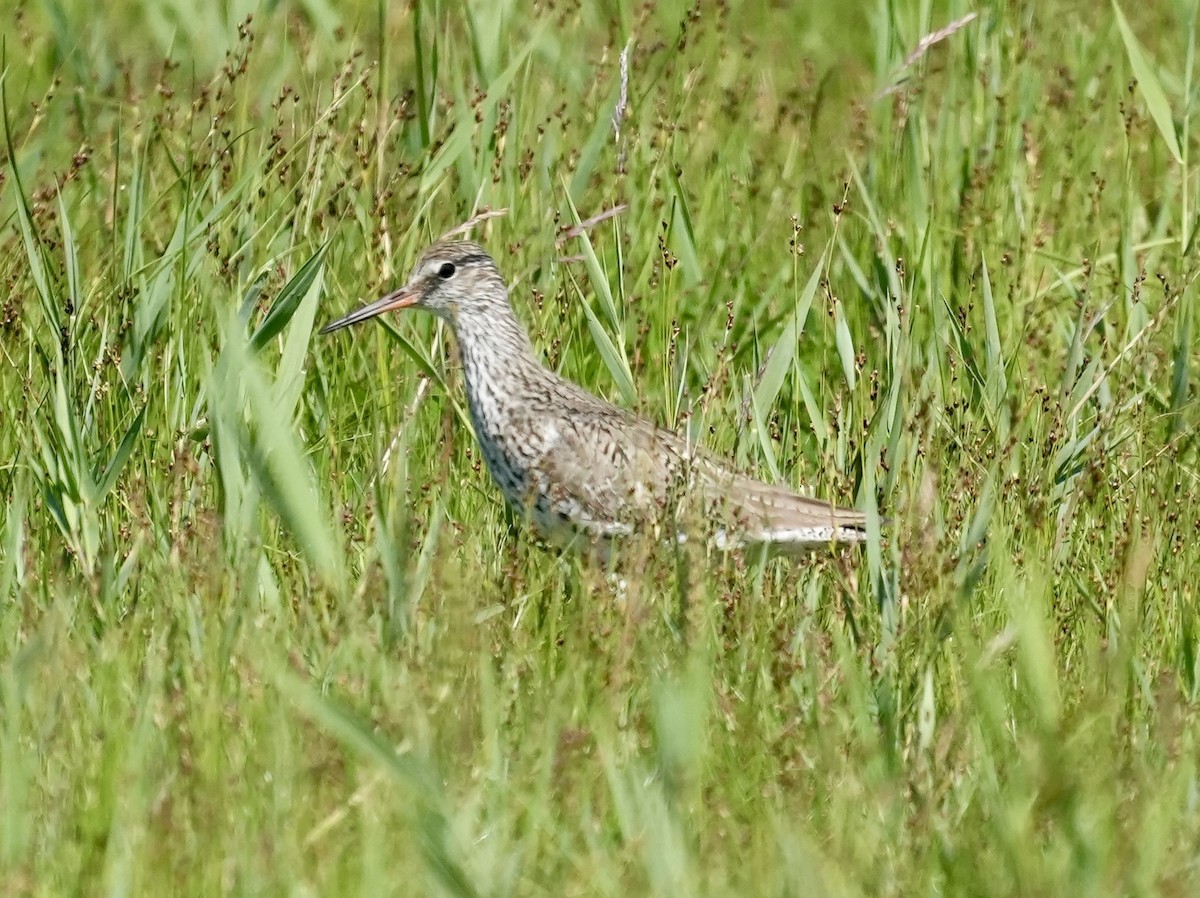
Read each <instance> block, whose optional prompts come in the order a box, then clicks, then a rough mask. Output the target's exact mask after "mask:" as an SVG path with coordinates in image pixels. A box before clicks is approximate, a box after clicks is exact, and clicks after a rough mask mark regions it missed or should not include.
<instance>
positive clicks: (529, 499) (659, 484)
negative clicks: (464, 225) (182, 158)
mask: <svg viewBox="0 0 1200 898" xmlns="http://www.w3.org/2000/svg"><path fill="white" fill-rule="evenodd" d="M407 307H415V308H423V309H426V310H428V311H430V312H433V313H434V314H435V315H438V316H439V317H441V318H442V319H444V320H445V321H446V322H447V323H448V324H449V325H450V327H451V329H452V330H453V332H454V335H455V338H456V339H457V341H458V346H459V353H460V355H461V358H462V364H463V370H464V374H465V380H466V389H467V400H468V404H469V407H470V413H471V421H472V424H473V425H474V428H475V436H476V438H477V439H478V440H479V445H480V448H481V449H482V451H483V456H484V459H485V460H486V462H487V466H488V470H489V471H490V473H491V475H492V477H493V479H494V480H495V481H496V483H497V485H498V486H499V487H500V490H501V492H502V493H503V494H504V497H505V499H507V500H508V502H509V503H510V504H511V505H512V506H513V507H514V509H516V510H517V511H518V513H520V514H522V515H528V517H529V519H530V521H531V522H532V524H533V525H534V526H535V527H536V528H537V530H538V531H539V532H540V533H541V534H542V535H543V536H546V537H549V538H551V539H554V540H556V541H560V542H561V541H562V540H563V539H564V537H566V538H573V537H577V536H581V537H583V538H585V539H586V540H589V541H591V542H593V543H599V544H604V545H606V544H607V543H608V541H609V540H610V539H612V538H614V537H620V536H627V535H630V534H632V533H635V532H638V531H641V530H645V529H650V528H653V529H654V530H655V532H656V533H658V534H659V535H663V536H669V535H672V532H675V531H679V532H682V533H689V534H690V532H691V531H692V530H693V529H697V525H698V527H699V528H700V529H703V530H705V531H707V532H706V534H705V535H706V536H708V537H709V538H711V539H712V540H713V542H714V544H715V545H716V546H717V547H718V548H722V549H726V548H738V547H741V546H745V545H747V544H768V545H770V546H772V547H774V548H778V549H782V550H784V551H788V550H799V549H804V548H807V547H812V546H818V545H824V544H828V543H831V542H858V541H861V540H862V539H864V538H865V535H866V534H865V523H866V519H865V516H864V515H863V514H862V513H861V512H858V511H853V510H850V509H844V508H838V507H836V506H834V505H831V504H829V503H827V502H822V501H820V500H817V499H810V498H808V497H805V496H799V495H796V494H795V493H793V492H791V491H790V490H788V489H785V488H784V487H780V486H772V485H770V484H767V483H763V482H761V481H758V480H755V479H753V478H750V477H747V476H745V475H742V474H739V473H737V472H736V471H734V470H733V469H732V468H730V467H728V466H727V465H725V464H724V463H723V462H721V461H720V460H718V459H716V458H714V457H713V456H712V455H710V454H709V453H707V452H705V451H704V450H702V449H700V448H699V447H696V446H694V445H692V444H691V443H689V442H688V441H687V440H686V439H685V438H683V437H681V436H679V435H678V434H675V433H672V432H671V431H668V430H664V429H663V428H661V427H658V426H656V425H655V424H653V423H651V422H650V421H647V420H646V419H644V418H640V417H638V416H636V415H634V414H633V413H631V412H628V411H626V410H624V409H620V408H617V407H616V406H614V405H612V404H611V403H608V402H605V401H604V400H602V399H600V398H598V397H597V396H594V395H592V394H591V393H589V392H587V391H586V390H584V389H583V388H581V387H579V386H577V385H576V384H573V383H571V382H570V381H567V380H564V379H563V378H561V377H559V376H558V375H557V374H555V373H554V372H552V371H550V370H549V369H548V368H546V367H545V366H544V365H543V364H542V362H541V360H540V359H539V358H538V356H537V353H536V351H535V350H534V348H533V344H532V343H531V342H530V340H529V336H528V334H527V332H526V330H525V328H524V327H523V326H522V325H521V324H520V322H519V321H518V320H517V317H516V315H515V314H514V313H513V309H512V306H511V305H510V303H509V299H508V289H507V287H506V285H505V283H504V279H503V278H502V277H501V275H500V272H499V271H498V270H497V268H496V265H495V262H493V260H492V258H491V257H490V256H489V255H488V254H487V252H486V251H485V250H484V249H483V248H482V247H481V246H479V245H478V244H476V243H471V242H466V241H441V242H438V243H435V244H433V245H432V246H430V247H429V248H428V249H427V250H425V252H424V253H422V255H421V258H420V260H419V261H418V262H417V264H416V267H415V268H414V270H413V273H412V276H411V277H410V278H409V280H408V283H407V284H405V286H403V287H401V288H400V289H399V290H396V291H395V292H393V293H390V294H388V295H387V296H385V297H383V298H382V299H380V300H378V301H376V302H374V303H371V304H370V305H367V306H364V307H363V308H361V309H359V310H358V311H356V312H353V313H351V314H350V315H347V316H346V317H345V318H342V319H340V320H338V321H336V322H334V323H333V324H331V325H329V326H328V327H326V328H325V329H324V330H323V331H322V333H328V332H330V331H333V330H337V329H339V328H341V327H345V326H347V325H350V324H354V323H357V322H359V321H364V320H366V319H368V318H372V317H374V316H376V315H378V314H380V313H382V312H386V311H389V310H391V309H402V308H407Z"/></svg>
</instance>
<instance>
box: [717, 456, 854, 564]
mask: <svg viewBox="0 0 1200 898" xmlns="http://www.w3.org/2000/svg"><path fill="white" fill-rule="evenodd" d="M713 487H715V488H716V489H715V492H716V494H715V495H712V496H710V499H715V500H716V503H715V504H716V505H717V506H718V507H719V506H724V510H725V512H726V514H727V515H728V517H729V518H730V519H731V523H732V524H733V525H734V526H733V527H732V528H731V530H732V532H730V533H729V538H730V539H731V540H732V539H734V536H733V534H734V533H736V534H737V535H738V538H739V539H738V541H741V542H744V543H756V544H766V545H770V546H773V547H776V548H779V549H783V550H788V549H795V550H803V549H807V548H812V547H817V546H822V545H828V544H829V543H834V542H839V543H853V542H862V541H863V540H865V539H866V538H867V516H866V515H865V514H863V513H862V512H861V511H855V510H854V509H850V508H839V507H838V506H836V505H833V504H831V503H829V502H823V501H821V500H820V499H812V498H809V497H808V496H800V495H797V494H796V493H793V492H792V491H791V490H788V489H786V488H784V487H781V486H775V485H772V484H769V483H762V482H761V481H758V480H754V479H752V478H749V477H744V476H742V475H740V474H739V475H735V476H734V477H733V478H731V479H730V480H728V481H726V482H725V483H720V484H713Z"/></svg>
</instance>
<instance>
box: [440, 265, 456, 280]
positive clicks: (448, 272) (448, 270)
mask: <svg viewBox="0 0 1200 898" xmlns="http://www.w3.org/2000/svg"><path fill="white" fill-rule="evenodd" d="M454 272H455V268H454V263H453V262H443V263H442V267H441V268H439V269H438V270H437V275H438V277H440V278H441V279H442V280H443V281H448V280H450V278H452V277H454Z"/></svg>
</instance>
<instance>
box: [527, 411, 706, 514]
mask: <svg viewBox="0 0 1200 898" xmlns="http://www.w3.org/2000/svg"><path fill="white" fill-rule="evenodd" d="M540 426H541V429H542V433H541V434H540V437H541V439H540V444H541V445H542V446H543V447H544V449H543V451H542V453H541V455H540V457H539V458H537V459H536V460H535V461H534V463H533V464H532V466H531V469H532V472H533V474H534V476H535V477H536V478H537V479H538V481H539V486H540V488H541V490H540V491H541V492H542V493H543V494H544V495H546V496H547V497H548V499H549V503H550V511H551V512H552V513H553V514H554V515H556V516H558V517H559V518H560V519H561V520H562V521H563V522H564V523H565V522H566V521H568V520H569V521H571V522H572V523H573V524H574V526H575V528H576V529H578V530H582V531H584V532H585V533H588V534H590V535H592V536H596V537H610V536H623V535H627V534H629V533H632V532H633V531H634V530H635V529H636V528H637V527H638V526H639V525H643V524H645V523H646V522H648V521H657V520H660V519H662V518H663V516H664V514H665V512H666V511H667V510H668V509H669V508H670V507H671V500H672V498H673V497H674V496H676V495H680V494H682V492H683V490H682V489H681V487H682V478H683V477H684V476H685V472H686V470H687V458H686V456H685V455H684V454H683V453H681V452H680V447H679V446H677V445H673V444H672V443H671V442H670V441H663V440H662V439H661V438H660V431H659V429H658V428H657V427H655V426H654V425H652V424H650V423H649V422H647V421H644V420H642V419H641V418H637V417H635V416H633V415H629V414H628V413H624V412H622V411H621V410H619V409H616V408H613V409H612V413H608V414H601V413H598V410H597V409H595V408H590V409H588V411H587V414H578V415H572V414H565V415H561V416H555V417H554V418H553V419H543V421H542V422H541V425H540ZM671 436H672V437H674V435H673V434H672V435H671ZM676 439H678V438H676Z"/></svg>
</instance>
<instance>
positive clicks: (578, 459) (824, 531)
mask: <svg viewBox="0 0 1200 898" xmlns="http://www.w3.org/2000/svg"><path fill="white" fill-rule="evenodd" d="M580 412H581V413H580V414H569V413H568V414H565V415H561V416H555V417H554V419H552V420H546V421H545V423H544V424H543V428H544V429H545V431H546V432H544V433H543V434H542V435H541V436H542V445H543V446H544V447H545V451H544V453H543V454H542V456H541V457H540V458H539V459H538V460H537V461H536V462H535V464H534V465H533V468H534V471H535V476H537V477H538V478H539V480H540V481H541V486H542V489H543V491H544V492H545V494H546V495H548V496H549V498H550V505H551V510H552V512H553V513H554V514H556V515H558V516H559V517H560V518H561V519H562V520H563V521H566V520H571V521H572V522H573V523H574V526H575V528H576V529H578V530H581V531H583V532H585V533H587V534H589V535H591V536H593V537H611V536H621V535H626V534H629V533H631V532H632V531H633V530H634V529H635V528H636V527H638V526H644V525H646V524H647V523H652V524H660V525H661V524H665V523H666V522H668V521H670V522H671V524H672V528H673V529H675V530H678V531H680V532H689V531H694V530H698V529H706V530H708V531H709V533H710V535H711V536H712V538H713V541H714V544H715V545H716V546H717V547H718V548H735V547H739V546H744V545H746V544H769V545H774V546H778V547H781V548H784V549H798V550H802V549H805V548H807V547H810V546H817V545H823V544H827V543H830V542H835V541H842V542H846V541H855V542H856V541H860V540H862V539H865V537H866V531H865V528H866V515H864V514H863V513H862V512H859V511H854V510H851V509H844V508H838V507H837V506H835V505H832V504H830V503H828V502H823V501H821V500H819V499H812V498H809V497H807V496H801V495H798V494H796V493H794V492H792V491H791V490H789V489H787V488H785V487H782V486H775V485H772V484H768V483H763V482H761V481H759V480H755V479H753V478H751V477H747V476H745V475H744V474H739V473H738V472H736V471H734V470H733V469H732V468H730V467H728V466H727V465H725V464H724V463H722V462H721V461H720V460H718V459H716V458H715V457H713V456H712V455H710V454H709V453H707V452H705V451H704V450H703V449H701V448H700V447H698V446H696V445H695V444H693V443H691V442H690V441H689V440H687V439H685V438H684V437H681V436H679V435H678V434H675V433H672V432H671V431H668V430H664V429H662V428H660V427H657V426H656V425H654V424H652V423H651V422H649V421H646V420H645V419H643V418H639V417H637V416H635V415H633V414H631V413H629V412H626V411H624V410H621V409H618V408H615V407H611V406H610V407H608V408H605V409H598V408H597V407H596V406H594V405H591V404H589V406H588V407H587V409H586V410H585V409H580ZM583 412H586V413H583Z"/></svg>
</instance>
